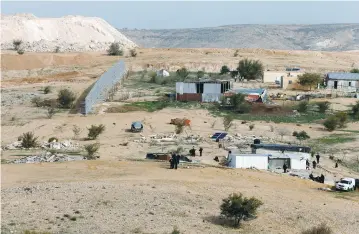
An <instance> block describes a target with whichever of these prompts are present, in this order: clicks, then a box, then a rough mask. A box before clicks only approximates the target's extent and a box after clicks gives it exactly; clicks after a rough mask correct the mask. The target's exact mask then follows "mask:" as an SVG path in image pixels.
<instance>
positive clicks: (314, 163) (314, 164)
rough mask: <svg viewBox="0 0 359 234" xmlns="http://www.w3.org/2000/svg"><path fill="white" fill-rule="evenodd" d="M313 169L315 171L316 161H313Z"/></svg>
mask: <svg viewBox="0 0 359 234" xmlns="http://www.w3.org/2000/svg"><path fill="white" fill-rule="evenodd" d="M312 163H313V169H315V168H316V167H317V162H316V161H313V162H312Z"/></svg>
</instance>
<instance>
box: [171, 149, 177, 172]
mask: <svg viewBox="0 0 359 234" xmlns="http://www.w3.org/2000/svg"><path fill="white" fill-rule="evenodd" d="M176 161H177V157H176V154H175V153H172V157H171V169H173V168H175V169H177V164H176Z"/></svg>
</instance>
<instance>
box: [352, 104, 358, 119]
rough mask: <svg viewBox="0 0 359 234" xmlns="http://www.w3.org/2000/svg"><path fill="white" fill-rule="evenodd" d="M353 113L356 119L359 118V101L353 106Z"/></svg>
mask: <svg viewBox="0 0 359 234" xmlns="http://www.w3.org/2000/svg"><path fill="white" fill-rule="evenodd" d="M352 115H353V118H354V119H357V120H359V101H357V102H356V104H355V105H353V106H352Z"/></svg>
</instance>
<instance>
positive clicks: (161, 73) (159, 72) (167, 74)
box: [157, 69, 170, 77]
mask: <svg viewBox="0 0 359 234" xmlns="http://www.w3.org/2000/svg"><path fill="white" fill-rule="evenodd" d="M157 76H162V77H167V76H170V73H169V72H168V71H166V70H165V69H161V70H159V71H157Z"/></svg>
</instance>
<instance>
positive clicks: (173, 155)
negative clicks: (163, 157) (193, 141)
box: [169, 146, 203, 170]
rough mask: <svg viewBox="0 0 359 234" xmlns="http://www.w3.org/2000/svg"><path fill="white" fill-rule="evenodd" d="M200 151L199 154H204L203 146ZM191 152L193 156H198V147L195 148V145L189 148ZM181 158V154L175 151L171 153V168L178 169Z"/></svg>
mask: <svg viewBox="0 0 359 234" xmlns="http://www.w3.org/2000/svg"><path fill="white" fill-rule="evenodd" d="M198 151H199V156H202V152H203V148H202V147H200V148H199V150H198ZM189 154H190V155H191V156H193V157H195V156H196V149H195V148H194V146H193V147H192V149H190V150H189ZM180 158H181V156H180V155H179V154H176V153H174V152H172V153H171V158H170V160H169V161H170V168H171V169H176V170H177V167H178V164H179V161H180Z"/></svg>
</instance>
